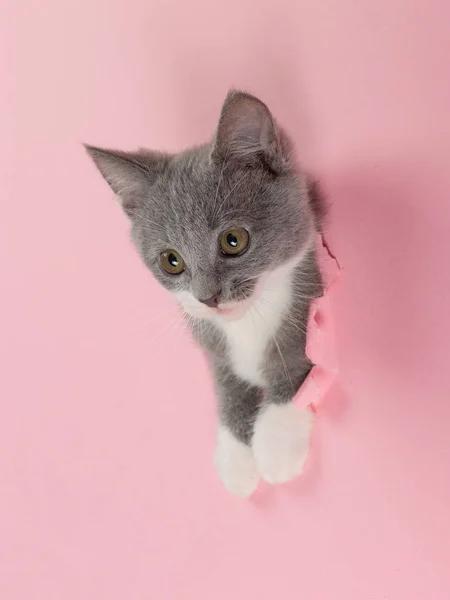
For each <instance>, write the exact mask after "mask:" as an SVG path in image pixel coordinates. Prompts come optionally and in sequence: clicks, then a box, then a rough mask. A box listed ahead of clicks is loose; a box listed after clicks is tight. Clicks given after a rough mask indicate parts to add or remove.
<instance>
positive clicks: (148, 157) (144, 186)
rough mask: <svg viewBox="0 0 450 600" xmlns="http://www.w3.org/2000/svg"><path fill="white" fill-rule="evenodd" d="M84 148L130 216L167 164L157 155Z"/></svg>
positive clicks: (143, 199) (163, 158) (165, 160)
mask: <svg viewBox="0 0 450 600" xmlns="http://www.w3.org/2000/svg"><path fill="white" fill-rule="evenodd" d="M85 148H86V150H87V153H88V154H89V156H90V157H91V158H92V160H93V161H94V163H95V164H96V166H97V168H98V170H99V171H100V173H101V174H102V175H103V177H104V178H105V180H106V181H107V182H108V184H109V186H110V188H111V189H112V191H113V192H114V193H115V194H116V196H117V197H118V198H119V200H120V201H121V204H122V207H123V209H124V211H125V212H126V213H127V215H128V216H129V217H132V215H133V214H134V213H135V212H136V209H137V208H138V207H139V206H140V205H141V204H142V203H143V202H144V201H145V198H146V196H147V195H148V192H149V189H150V187H151V186H152V185H153V183H154V182H155V180H156V178H157V176H158V174H159V173H160V172H161V171H162V170H163V168H164V166H165V165H166V164H167V156H165V155H162V154H158V153H156V152H154V153H153V152H147V151H142V152H122V151H120V150H105V149H104V148H96V147H94V146H88V145H86V146H85Z"/></svg>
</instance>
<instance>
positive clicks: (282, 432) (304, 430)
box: [251, 364, 313, 483]
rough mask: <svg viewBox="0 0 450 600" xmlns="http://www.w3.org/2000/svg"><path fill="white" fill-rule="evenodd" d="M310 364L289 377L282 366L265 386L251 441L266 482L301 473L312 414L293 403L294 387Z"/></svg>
mask: <svg viewBox="0 0 450 600" xmlns="http://www.w3.org/2000/svg"><path fill="white" fill-rule="evenodd" d="M309 370H310V365H309V364H307V365H304V366H303V368H300V369H297V373H296V377H295V379H294V381H292V375H289V379H288V377H287V376H286V371H285V370H284V369H283V371H281V372H280V373H279V374H278V377H274V375H273V374H272V377H271V380H272V383H271V386H270V387H269V389H268V390H267V393H266V397H265V400H264V404H263V405H262V406H261V408H260V410H259V412H258V416H257V418H256V421H255V425H254V433H253V437H252V441H251V445H252V448H253V452H254V456H255V460H256V464H257V468H258V472H259V473H260V475H261V477H262V478H263V479H264V480H265V481H267V482H268V483H284V482H286V481H290V480H291V479H293V478H294V477H297V476H298V475H300V474H301V473H302V471H303V467H304V464H305V461H306V459H307V457H308V453H309V443H310V436H311V431H312V425H313V414H312V412H311V411H310V410H309V409H308V408H306V409H303V410H299V409H298V408H297V407H296V406H295V405H294V403H293V401H292V398H293V396H294V393H295V392H293V386H294V389H295V391H297V390H298V389H299V388H300V385H301V384H302V383H303V381H304V380H305V378H306V376H307V374H308V372H309Z"/></svg>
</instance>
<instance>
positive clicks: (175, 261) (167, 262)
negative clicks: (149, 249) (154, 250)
mask: <svg viewBox="0 0 450 600" xmlns="http://www.w3.org/2000/svg"><path fill="white" fill-rule="evenodd" d="M160 257H161V266H162V268H163V269H164V271H165V272H166V273H169V274H170V275H180V273H182V272H183V271H184V270H185V268H186V265H185V263H184V260H183V259H182V258H181V255H180V254H178V252H177V251H176V250H166V251H165V252H161V254H160Z"/></svg>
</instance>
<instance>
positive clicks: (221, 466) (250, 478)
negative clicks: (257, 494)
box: [215, 427, 259, 498]
mask: <svg viewBox="0 0 450 600" xmlns="http://www.w3.org/2000/svg"><path fill="white" fill-rule="evenodd" d="M215 463H216V466H217V471H218V473H219V476H220V478H221V480H222V483H223V484H224V486H225V487H226V488H227V490H229V491H230V492H232V493H233V494H235V495H236V496H240V497H241V498H247V497H248V496H251V494H253V492H254V491H255V490H256V488H257V487H258V481H259V475H258V471H257V469H256V463H255V458H254V456H253V452H252V449H251V448H250V446H247V445H246V444H244V443H243V442H240V441H239V440H238V439H236V438H235V437H234V435H233V434H232V433H231V432H230V431H229V430H228V429H226V428H225V427H221V428H220V430H219V434H218V436H217V448H216V454H215Z"/></svg>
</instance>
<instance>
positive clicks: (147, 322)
mask: <svg viewBox="0 0 450 600" xmlns="http://www.w3.org/2000/svg"><path fill="white" fill-rule="evenodd" d="M179 309H180V307H179V306H174V307H173V308H171V309H170V310H166V311H164V312H163V313H160V314H159V315H156V317H153V318H152V319H150V321H146V322H145V323H144V325H142V326H139V327H135V328H134V329H133V330H132V331H133V332H136V331H142V330H143V329H147V327H148V326H149V325H151V324H152V323H154V322H155V321H157V320H158V319H161V318H162V317H165V316H166V315H169V314H171V313H173V312H175V311H176V310H179Z"/></svg>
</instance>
